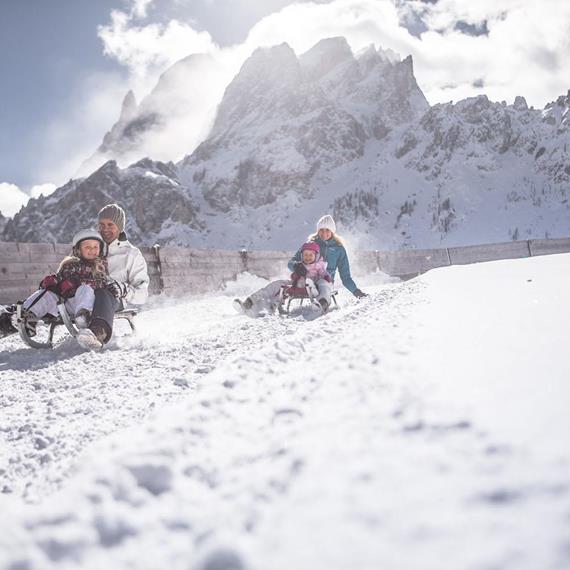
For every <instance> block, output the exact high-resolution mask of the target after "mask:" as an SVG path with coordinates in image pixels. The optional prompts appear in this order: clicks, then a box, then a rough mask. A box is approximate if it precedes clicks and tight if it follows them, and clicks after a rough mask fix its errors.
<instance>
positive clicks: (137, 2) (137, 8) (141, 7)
mask: <svg viewBox="0 0 570 570" xmlns="http://www.w3.org/2000/svg"><path fill="white" fill-rule="evenodd" d="M152 3H153V0H133V5H132V7H131V17H136V18H146V15H147V12H148V9H149V7H150V6H151V5H152Z"/></svg>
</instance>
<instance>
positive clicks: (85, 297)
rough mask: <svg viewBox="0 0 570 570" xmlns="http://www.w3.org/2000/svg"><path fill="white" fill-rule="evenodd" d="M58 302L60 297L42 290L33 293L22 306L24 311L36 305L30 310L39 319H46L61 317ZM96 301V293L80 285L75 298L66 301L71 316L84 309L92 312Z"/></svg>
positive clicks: (90, 288) (88, 287) (87, 286)
mask: <svg viewBox="0 0 570 570" xmlns="http://www.w3.org/2000/svg"><path fill="white" fill-rule="evenodd" d="M38 297H39V299H38ZM36 299H38V301H37V302H36V303H34V301H35V300H36ZM58 301H59V297H58V296H57V295H56V294H55V293H52V292H51V291H45V290H44V289H40V290H39V291H36V292H35V293H32V294H31V295H30V296H29V297H28V298H27V299H26V300H25V301H24V304H23V305H22V306H23V307H24V309H27V308H29V307H30V305H32V303H34V304H33V306H32V308H31V309H30V310H31V311H32V313H34V315H36V317H38V318H39V319H41V318H42V317H45V316H46V315H47V314H50V315H53V316H54V317H57V316H58V315H59V313H58V310H57V303H58ZM94 301H95V291H94V290H93V288H92V287H91V286H89V285H80V286H79V287H78V288H77V291H76V292H75V296H74V297H71V298H70V299H67V300H66V301H65V308H66V309H67V312H68V313H69V314H70V315H71V316H75V315H77V313H78V312H79V311H80V310H82V309H87V310H88V311H91V310H92V309H93V303H94Z"/></svg>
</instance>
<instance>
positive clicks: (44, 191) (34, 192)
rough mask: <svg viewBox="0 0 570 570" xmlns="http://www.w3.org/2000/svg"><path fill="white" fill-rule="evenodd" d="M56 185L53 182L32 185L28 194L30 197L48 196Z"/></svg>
mask: <svg viewBox="0 0 570 570" xmlns="http://www.w3.org/2000/svg"><path fill="white" fill-rule="evenodd" d="M56 189H57V186H56V185H55V184H51V183H49V182H48V183H46V184H37V185H36V186H32V188H31V190H30V196H31V197H32V198H39V197H40V196H45V197H47V196H49V195H50V194H53V193H54V192H55V190H56Z"/></svg>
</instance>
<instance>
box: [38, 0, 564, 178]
mask: <svg viewBox="0 0 570 570" xmlns="http://www.w3.org/2000/svg"><path fill="white" fill-rule="evenodd" d="M170 1H172V2H176V1H179V0H170ZM236 1H237V0H236ZM240 1H241V0H240ZM244 1H245V0H244ZM165 2H167V0H165ZM152 4H153V2H152V0H131V3H130V4H129V8H128V9H126V10H125V11H118V10H115V11H113V12H112V13H111V20H110V23H109V24H108V25H107V26H102V27H100V28H99V36H100V38H101V40H102V42H103V47H104V51H105V53H106V54H107V56H108V57H111V58H113V59H114V60H116V61H117V62H118V63H119V64H120V65H121V66H122V67H123V68H124V70H125V72H124V73H123V74H121V73H115V74H103V75H102V74H98V75H94V76H91V77H87V78H85V80H84V81H83V83H82V84H81V85H80V86H79V87H78V88H77V89H76V92H75V94H74V100H75V101H77V104H76V105H75V106H74V107H72V108H71V109H70V111H69V114H68V115H67V116H66V117H59V118H58V119H57V120H54V122H53V124H52V125H51V126H50V128H49V129H48V132H47V139H46V145H45V146H46V148H45V153H42V158H41V159H40V160H41V163H40V168H39V170H38V177H37V178H38V179H39V180H51V181H54V182H56V183H58V184H60V183H62V182H64V181H66V180H67V179H68V178H69V177H71V176H74V174H75V173H76V172H77V168H78V166H79V165H80V164H81V162H82V161H83V160H85V159H86V158H88V157H89V156H90V155H91V154H92V153H93V151H94V150H95V148H97V146H98V145H99V144H100V143H101V141H102V136H103V134H104V132H105V131H107V130H109V129H110V128H111V126H112V125H113V124H114V123H115V122H116V120H117V119H118V116H119V113H120V104H121V101H122V99H123V97H124V95H125V94H126V92H127V91H128V90H129V89H134V91H135V93H136V95H137V99H138V100H141V99H143V106H144V104H145V102H144V98H145V96H147V95H148V93H149V92H150V91H151V89H153V87H154V86H155V85H156V82H157V80H158V78H159V76H160V74H161V73H163V72H164V71H165V70H167V69H168V68H169V67H170V66H171V65H172V64H174V63H175V62H177V61H179V60H181V59H182V58H185V57H187V56H188V55H190V54H193V53H194V54H195V53H206V54H208V55H209V56H211V58H212V60H211V62H212V64H211V66H209V67H208V69H205V68H202V69H200V66H196V71H195V72H192V73H189V74H188V75H187V77H186V79H184V78H180V79H179V80H177V81H174V82H172V85H173V86H176V87H175V88H174V87H173V89H172V92H168V89H165V90H163V91H162V92H161V93H160V94H156V93H155V97H154V100H153V101H152V102H151V101H149V100H147V101H146V103H148V105H149V106H150V107H152V106H154V108H155V109H156V107H159V108H163V109H168V111H169V113H168V114H170V113H171V111H172V110H173V109H174V110H175V109H179V110H180V112H179V113H178V115H177V114H176V113H174V115H173V117H174V119H173V120H172V121H170V123H168V124H167V125H166V128H164V129H162V130H160V131H154V132H152V133H151V135H152V136H150V135H149V136H148V138H147V141H146V146H144V147H143V151H144V152H145V153H147V154H148V155H149V156H150V157H151V158H155V159H160V160H169V159H170V160H177V159H179V158H181V157H182V156H184V154H188V153H190V152H191V151H192V150H193V148H194V147H195V146H196V144H198V143H199V142H200V141H201V140H202V139H203V138H204V137H205V136H206V134H207V132H208V128H209V126H210V125H211V122H212V118H213V113H214V110H215V107H216V104H217V103H218V102H219V101H220V99H221V97H222V95H223V90H224V86H225V85H226V84H227V83H228V82H229V81H230V80H231V79H232V77H233V76H234V75H235V74H236V73H237V71H238V70H239V67H240V66H241V64H242V63H243V62H244V61H245V59H246V58H247V57H249V56H250V55H251V53H252V52H253V51H254V50H255V49H256V48H257V47H259V46H271V45H276V44H279V43H281V42H287V43H289V44H290V45H291V47H292V48H293V49H294V50H295V51H296V52H297V53H298V54H300V53H303V52H304V51H306V50H308V49H310V48H311V47H312V46H313V45H314V44H315V43H317V42H318V41H319V40H320V39H322V38H325V37H332V36H345V37H346V38H347V40H348V42H349V44H350V45H351V47H352V48H353V50H354V51H358V50H360V49H361V48H364V47H366V46H368V45H370V44H371V43H374V44H375V45H376V46H380V47H382V48H390V49H392V50H394V51H396V52H398V53H399V54H400V55H401V56H402V57H405V56H407V55H408V54H411V55H412V56H413V59H414V71H415V75H416V78H417V80H418V83H419V85H420V88H421V89H422V90H423V91H424V93H425V95H426V97H427V98H428V101H429V102H430V103H431V104H435V103H438V102H445V101H449V100H455V101H457V100H459V99H463V98H465V97H470V96H475V95H479V94H481V93H485V94H487V95H488V96H489V97H490V99H492V100H496V101H500V100H503V99H504V100H507V101H509V102H512V101H513V100H514V97H515V96H516V95H524V96H525V97H526V99H527V101H528V102H529V104H531V105H535V106H536V107H543V106H544V105H545V104H546V103H548V102H549V101H552V100H554V99H556V97H557V96H558V95H560V94H562V93H565V92H566V91H567V89H568V84H567V77H568V76H569V75H570V58H567V57H566V54H567V53H568V50H569V48H570V45H569V39H568V38H569V36H570V35H569V34H568V30H567V22H568V21H570V4H569V3H567V2H566V0H550V2H549V9H548V10H546V9H545V7H544V3H543V2H540V1H538V0H503V1H502V2H500V3H497V2H496V0H478V2H473V1H472V0H439V1H438V2H435V3H434V2H425V1H422V0H331V1H329V2H316V1H313V2H298V3H295V4H293V3H292V4H290V5H288V6H286V7H285V8H282V9H281V10H279V11H278V12H275V13H273V14H271V15H269V16H267V17H265V18H263V19H261V20H260V21H259V22H257V23H256V24H255V25H254V26H253V27H252V28H251V30H250V32H249V34H248V36H247V38H246V39H245V41H244V42H242V43H241V44H239V45H234V46H231V47H225V48H221V47H220V46H218V45H217V44H216V43H215V42H214V41H213V39H212V37H211V35H210V34H209V33H208V32H206V31H198V30H197V29H196V27H197V26H196V24H195V23H194V22H193V21H192V20H191V19H188V20H184V19H183V18H182V17H181V16H180V15H179V16H178V18H177V19H170V20H168V19H167V18H166V17H165V10H162V9H161V14H158V11H157V10H152V11H151V10H150V7H151V6H152ZM215 5H216V3H215V2H212V3H211V7H212V9H214V8H215ZM238 5H239V4H238ZM159 16H160V17H162V18H163V21H162V22H157V21H156V18H158V17H159ZM153 19H154V20H153ZM481 31H482V32H483V33H479V32H481ZM174 75H175V74H174ZM182 75H183V74H181V76H182ZM175 90H176V91H177V93H175V92H174V91H175Z"/></svg>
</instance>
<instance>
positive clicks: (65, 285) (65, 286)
mask: <svg viewBox="0 0 570 570" xmlns="http://www.w3.org/2000/svg"><path fill="white" fill-rule="evenodd" d="M78 286H79V283H77V281H74V280H73V279H64V280H63V281H62V282H61V283H60V284H59V287H58V289H59V294H60V295H61V296H62V297H63V298H64V299H68V298H69V297H73V295H75V291H76V290H77V287H78Z"/></svg>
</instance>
